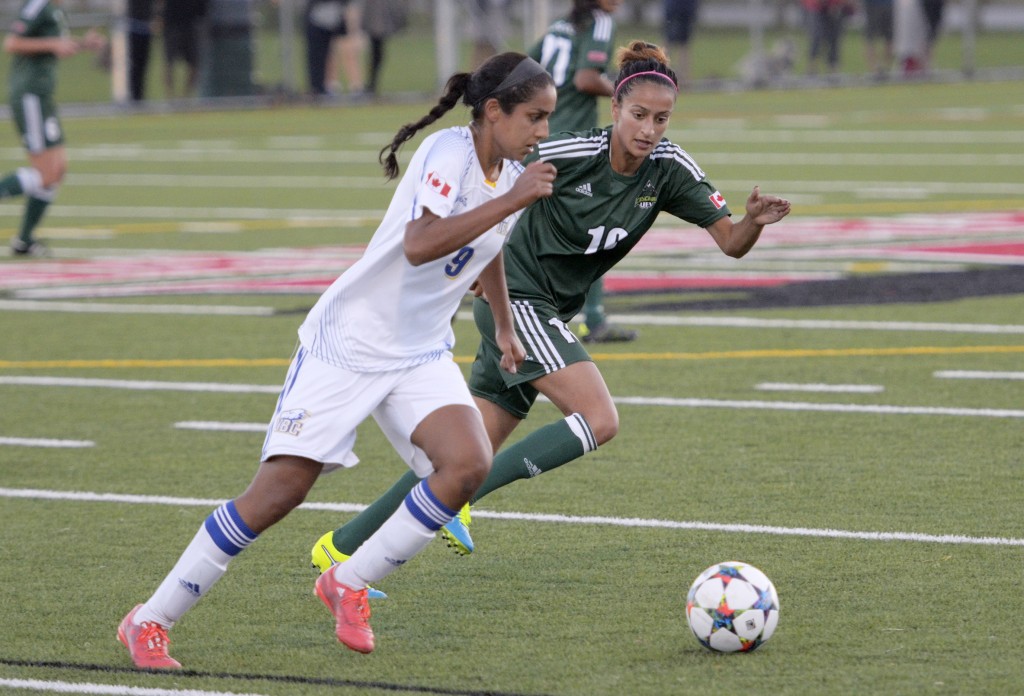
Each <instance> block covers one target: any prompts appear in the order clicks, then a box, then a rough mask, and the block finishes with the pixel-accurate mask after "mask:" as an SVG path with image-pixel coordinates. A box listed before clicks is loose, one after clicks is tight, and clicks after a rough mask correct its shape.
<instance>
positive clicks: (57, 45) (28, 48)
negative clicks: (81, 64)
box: [4, 33, 79, 58]
mask: <svg viewBox="0 0 1024 696" xmlns="http://www.w3.org/2000/svg"><path fill="white" fill-rule="evenodd" d="M78 49H79V43H78V40H77V39H73V38H71V37H65V36H21V35H20V34H17V33H10V34H8V35H7V36H6V37H4V51H5V52H6V53H10V54H12V55H23V56H29V55H39V54H44V53H52V54H53V55H55V56H57V57H58V58H67V57H68V56H73V55H75V54H76V53H78Z"/></svg>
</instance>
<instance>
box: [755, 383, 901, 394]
mask: <svg viewBox="0 0 1024 696" xmlns="http://www.w3.org/2000/svg"><path fill="white" fill-rule="evenodd" d="M754 389H759V390H761V391H796V392H822V393H830V394H877V393H878V392H882V391H885V387H883V386H882V385H880V384H791V383H788V382H761V383H760V384H756V385H754Z"/></svg>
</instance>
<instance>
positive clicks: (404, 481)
mask: <svg viewBox="0 0 1024 696" xmlns="http://www.w3.org/2000/svg"><path fill="white" fill-rule="evenodd" d="M594 449H597V442H596V441H595V440H594V434H593V433H592V432H591V431H590V426H589V425H587V421H586V420H584V418H583V416H581V415H579V414H578V413H574V414H572V415H571V416H569V417H568V418H566V419H564V420H560V421H558V422H557V423H551V424H550V425H545V426H544V427H543V428H541V429H540V430H537V431H535V432H533V433H531V434H529V435H527V436H526V437H524V438H523V439H522V440H520V441H519V442H517V443H516V444H514V445H512V446H511V447H508V448H506V449H504V450H502V451H501V452H500V453H499V454H498V456H497V457H495V458H494V463H493V464H492V465H491V473H490V474H489V475H488V476H487V480H485V481H484V484H483V486H481V487H480V490H479V491H477V493H476V495H475V496H474V497H473V500H472V502H474V503H475V502H476V501H478V500H480V498H483V497H484V496H485V495H487V494H488V493H490V492H491V491H493V490H496V489H498V488H501V487H502V486H506V485H508V484H510V483H512V482H513V481H516V480H518V479H523V478H530V477H532V476H537V475H538V474H541V473H543V472H545V471H551V470H552V469H556V468H558V467H560V466H562V465H563V464H568V463H569V462H571V461H572V460H573V459H576V458H578V457H580V456H582V455H584V454H586V453H587V452H590V451H591V450H594ZM419 482H420V478H419V477H418V476H416V474H414V473H413V472H411V471H409V472H406V474H405V475H404V476H402V478H400V479H398V481H396V482H395V484H394V485H393V486H391V488H389V489H388V490H387V492H386V493H384V495H382V496H381V497H379V498H377V499H376V500H375V501H373V502H372V503H370V506H369V507H367V508H366V509H365V510H363V511H362V512H360V513H359V514H358V515H356V516H355V517H353V518H352V519H351V520H349V521H348V522H347V523H345V524H344V525H342V526H341V527H338V528H337V529H335V530H334V537H333V538H332V541H333V542H334V547H335V548H336V549H338V550H339V551H341V552H342V553H343V554H345V555H347V556H351V555H352V554H353V553H355V551H356V549H358V548H359V546H360V545H361V544H362V543H363V542H364V541H366V540H367V539H369V538H370V536H372V535H373V533H374V532H376V531H377V530H378V529H379V528H380V526H381V525H382V524H384V522H385V521H386V520H387V519H388V518H389V517H391V515H393V514H394V512H395V510H397V509H398V506H399V505H401V504H402V501H403V500H405V496H407V495H408V494H409V491H411V490H412V489H413V488H414V487H415V486H416V484H417V483H419Z"/></svg>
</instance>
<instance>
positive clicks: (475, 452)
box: [441, 441, 493, 500]
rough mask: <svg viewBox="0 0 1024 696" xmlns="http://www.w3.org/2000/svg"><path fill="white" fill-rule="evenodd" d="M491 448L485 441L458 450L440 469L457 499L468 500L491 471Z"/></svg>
mask: <svg viewBox="0 0 1024 696" xmlns="http://www.w3.org/2000/svg"><path fill="white" fill-rule="evenodd" d="M492 458H493V455H492V453H491V447H490V445H489V444H488V443H487V442H486V441H482V442H480V443H476V444H475V445H472V446H467V447H464V448H460V450H459V451H458V452H457V453H454V454H453V455H452V456H451V457H450V458H448V461H446V462H444V464H443V466H442V469H441V470H443V471H444V474H445V478H447V479H448V481H449V485H450V486H451V488H452V489H453V492H455V493H456V495H458V496H459V497H462V498H465V499H466V500H469V498H470V497H472V495H473V494H474V493H476V491H477V489H478V488H480V486H482V485H483V483H484V479H486V478H487V474H488V473H489V472H490V470H491V459H492Z"/></svg>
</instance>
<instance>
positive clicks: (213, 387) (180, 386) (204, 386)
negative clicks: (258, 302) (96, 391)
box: [0, 377, 281, 394]
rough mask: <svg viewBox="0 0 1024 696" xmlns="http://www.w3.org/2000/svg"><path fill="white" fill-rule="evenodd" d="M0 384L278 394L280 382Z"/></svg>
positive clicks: (1, 380)
mask: <svg viewBox="0 0 1024 696" xmlns="http://www.w3.org/2000/svg"><path fill="white" fill-rule="evenodd" d="M0 384H11V385H15V386H32V387H89V388H106V389H129V390H136V391H150V390H154V391H184V392H218V393H228V394H279V393H281V385H279V384H278V385H262V384H225V383H218V382H162V381H154V380H124V379H93V378H87V377H0Z"/></svg>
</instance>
